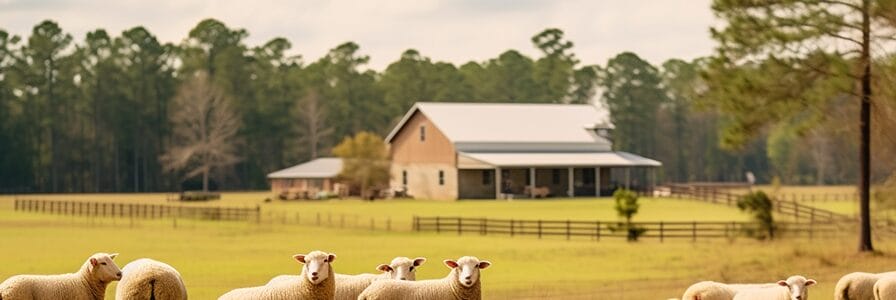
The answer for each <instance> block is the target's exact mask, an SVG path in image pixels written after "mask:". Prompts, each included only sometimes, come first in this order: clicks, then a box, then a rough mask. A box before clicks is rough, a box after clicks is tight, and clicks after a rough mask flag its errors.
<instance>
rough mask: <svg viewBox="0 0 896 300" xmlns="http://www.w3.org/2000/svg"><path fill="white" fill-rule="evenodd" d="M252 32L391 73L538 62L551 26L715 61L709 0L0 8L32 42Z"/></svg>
mask: <svg viewBox="0 0 896 300" xmlns="http://www.w3.org/2000/svg"><path fill="white" fill-rule="evenodd" d="M205 18H217V19H219V20H221V21H223V22H225V23H226V24H227V25H228V26H231V27H234V28H245V29H246V30H247V31H248V32H249V34H250V36H249V38H248V40H247V43H248V44H249V45H253V46H254V45H260V44H263V43H264V42H266V41H268V40H270V39H272V38H275V37H285V38H287V39H289V40H290V41H291V42H292V44H293V53H292V54H301V55H302V56H303V57H305V59H306V61H312V60H315V59H317V58H319V57H320V56H322V55H324V54H325V53H326V52H327V51H328V50H329V49H331V48H333V47H335V46H336V45H338V44H341V43H343V42H345V41H355V42H356V43H358V44H359V45H361V51H362V52H363V53H364V54H367V55H370V56H371V65H370V67H372V68H374V69H383V68H385V66H386V65H387V64H388V63H390V62H392V61H395V60H396V59H397V58H398V57H399V55H400V54H401V52H402V51H404V50H405V49H408V48H414V49H417V50H419V51H420V52H421V53H423V54H424V55H427V56H429V57H432V58H433V59H434V60H441V61H450V62H453V63H455V64H458V65H459V64H462V63H464V62H467V61H470V60H475V61H484V60H486V59H489V58H493V57H496V56H497V55H498V54H500V53H501V52H504V51H506V50H508V49H517V50H520V51H521V52H523V53H525V54H527V55H530V56H533V57H535V56H538V55H540V54H539V53H538V51H537V49H535V48H534V47H533V46H532V44H531V41H530V38H531V37H532V36H533V35H535V34H537V33H538V32H540V31H541V30H543V29H545V28H548V27H557V28H560V29H562V30H564V31H565V32H566V35H567V38H568V39H570V40H572V41H573V42H574V43H575V48H574V52H575V53H576V54H577V55H578V56H579V58H580V59H581V60H582V61H583V62H584V63H588V64H604V63H606V61H607V59H609V58H610V57H612V56H614V55H616V54H618V53H620V52H623V51H632V52H635V53H637V54H638V55H640V56H642V57H644V58H645V59H647V60H649V61H651V62H652V63H654V64H659V63H661V62H662V61H664V60H666V59H669V58H676V57H677V58H685V59H692V58H695V57H699V56H703V55H708V54H710V53H711V49H712V47H713V43H712V41H711V40H710V38H709V35H708V28H709V26H710V25H711V23H712V22H713V17H712V14H711V12H710V11H709V0H664V1H650V0H638V1H634V0H632V1H624V0H605V1H591V0H565V1H539V0H491V1H482V0H441V1H439V0H407V1H396V0H379V1H347V0H303V1H287V0H271V1H264V2H261V1H254V2H250V1H241V0H240V1H238V0H221V1H187V0H180V1H178V0H157V1H138V0H119V1H100V0H82V1H69V0H36V1H35V0H27V1H25V0H0V20H2V21H0V28H3V29H5V30H7V31H10V32H12V33H14V34H18V35H22V36H26V35H28V33H29V32H30V31H31V27H33V26H34V25H36V24H37V23H39V22H40V21H42V20H44V19H53V20H56V21H58V22H59V24H60V26H62V27H63V28H64V29H65V30H66V31H68V32H71V33H72V34H73V35H74V36H75V38H76V39H78V40H80V39H82V38H83V37H84V34H86V32H88V31H91V30H93V29H96V28H105V29H107V30H108V31H109V32H110V33H113V34H118V33H120V32H121V31H123V30H125V29H128V28H131V27H134V26H138V25H143V26H145V27H147V28H148V29H149V30H150V31H151V32H153V33H154V34H156V35H157V36H158V37H159V39H161V40H163V41H166V42H174V43H179V42H180V41H182V40H183V39H184V38H185V37H186V35H187V33H188V32H189V30H190V29H191V28H192V27H193V26H195V25H196V24H197V23H198V22H199V21H200V20H202V19H205Z"/></svg>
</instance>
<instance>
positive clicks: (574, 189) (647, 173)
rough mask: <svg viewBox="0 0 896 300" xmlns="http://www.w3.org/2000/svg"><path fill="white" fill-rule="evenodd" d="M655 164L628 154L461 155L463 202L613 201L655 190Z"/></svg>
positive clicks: (459, 192) (461, 196)
mask: <svg viewBox="0 0 896 300" xmlns="http://www.w3.org/2000/svg"><path fill="white" fill-rule="evenodd" d="M659 166H661V164H660V163H659V162H657V161H655V160H651V159H648V158H644V157H640V156H637V155H634V154H630V153H625V152H599V153H461V155H459V157H458V195H459V198H461V199H496V198H498V199H502V198H519V197H595V196H600V197H603V196H610V195H612V194H613V192H614V191H615V190H616V189H618V188H620V187H625V188H628V189H634V190H647V189H650V188H652V187H653V186H654V185H656V173H655V169H656V168H657V167H659Z"/></svg>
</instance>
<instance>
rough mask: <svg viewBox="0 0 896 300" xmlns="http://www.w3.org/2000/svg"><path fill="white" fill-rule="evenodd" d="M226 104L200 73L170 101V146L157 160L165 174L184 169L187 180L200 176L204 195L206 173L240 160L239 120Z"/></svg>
mask: <svg viewBox="0 0 896 300" xmlns="http://www.w3.org/2000/svg"><path fill="white" fill-rule="evenodd" d="M229 101H230V100H229V99H228V98H227V96H226V95H225V94H224V92H222V91H221V89H220V88H218V87H216V86H214V85H213V84H212V83H211V82H210V81H209V78H208V75H206V74H205V73H204V72H201V71H200V72H197V73H196V74H194V75H192V76H191V78H189V79H188V81H187V82H185V83H184V84H183V85H182V86H181V88H180V90H179V91H178V93H177V96H175V98H174V103H173V108H172V110H171V117H170V118H171V123H172V128H173V134H174V139H173V140H174V144H172V145H170V146H169V148H168V151H167V152H166V153H165V154H164V155H162V156H161V158H160V160H161V162H162V163H163V165H164V166H165V169H166V170H168V171H177V170H183V169H187V173H186V177H187V178H190V177H194V176H196V175H200V174H201V175H202V190H203V191H205V192H207V191H208V178H209V173H211V172H212V171H215V170H220V169H222V168H225V167H228V166H231V165H233V164H235V163H237V162H238V161H239V160H240V159H239V156H238V152H237V150H238V144H239V143H238V141H237V140H236V139H235V137H236V134H237V131H239V129H240V121H239V118H238V117H237V115H236V113H235V112H234V111H233V108H232V107H231V104H230V103H229Z"/></svg>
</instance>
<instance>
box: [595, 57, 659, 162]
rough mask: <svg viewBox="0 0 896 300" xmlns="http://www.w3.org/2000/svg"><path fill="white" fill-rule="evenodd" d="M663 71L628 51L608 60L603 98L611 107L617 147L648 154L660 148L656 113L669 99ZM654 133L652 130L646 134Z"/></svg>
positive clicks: (604, 71)
mask: <svg viewBox="0 0 896 300" xmlns="http://www.w3.org/2000/svg"><path fill="white" fill-rule="evenodd" d="M658 72H659V71H658V70H657V69H656V68H654V67H653V66H651V65H650V64H649V63H648V62H646V61H644V60H642V59H641V58H640V57H638V56H637V55H635V54H634V53H630V52H625V53H621V54H619V55H617V56H616V57H614V58H612V59H610V61H609V62H607V66H606V68H605V69H604V70H603V73H602V75H601V81H600V83H601V86H602V88H603V89H604V93H603V101H604V102H605V103H606V104H607V108H609V110H610V118H611V119H612V121H613V124H614V125H615V126H616V129H615V130H614V131H613V147H615V148H616V149H617V150H622V151H631V152H634V153H638V154H640V155H646V156H648V157H650V156H653V155H654V154H655V151H656V147H655V137H654V136H653V135H651V134H652V133H654V132H656V116H657V112H658V110H659V107H660V104H662V103H663V102H665V101H666V98H665V92H664V91H663V89H662V87H661V82H662V80H661V78H660V76H659V73H658ZM645 133H651V134H645Z"/></svg>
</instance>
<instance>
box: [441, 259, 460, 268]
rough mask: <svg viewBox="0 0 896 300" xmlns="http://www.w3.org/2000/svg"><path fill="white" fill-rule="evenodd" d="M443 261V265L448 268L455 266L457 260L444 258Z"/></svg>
mask: <svg viewBox="0 0 896 300" xmlns="http://www.w3.org/2000/svg"><path fill="white" fill-rule="evenodd" d="M444 263H445V265H446V266H448V267H449V268H452V269H454V268H457V262H456V261H453V260H450V259H446V260H445V261H444Z"/></svg>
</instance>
